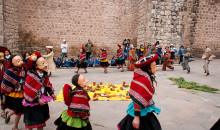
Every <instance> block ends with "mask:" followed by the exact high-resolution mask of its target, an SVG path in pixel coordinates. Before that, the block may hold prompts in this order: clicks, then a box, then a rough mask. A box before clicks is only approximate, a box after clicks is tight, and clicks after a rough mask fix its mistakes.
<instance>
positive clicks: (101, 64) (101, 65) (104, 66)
mask: <svg viewBox="0 0 220 130" xmlns="http://www.w3.org/2000/svg"><path fill="white" fill-rule="evenodd" d="M109 65H110V64H109V63H108V62H101V63H100V67H103V68H106V67H109Z"/></svg>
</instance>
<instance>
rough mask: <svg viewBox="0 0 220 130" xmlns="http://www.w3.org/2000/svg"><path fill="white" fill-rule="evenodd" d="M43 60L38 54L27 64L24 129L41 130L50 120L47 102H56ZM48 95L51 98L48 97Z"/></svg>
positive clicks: (32, 56) (31, 57)
mask: <svg viewBox="0 0 220 130" xmlns="http://www.w3.org/2000/svg"><path fill="white" fill-rule="evenodd" d="M45 62H46V61H45V59H44V58H43V57H41V54H40V53H39V52H35V53H34V54H33V55H31V56H30V58H29V61H28V63H27V70H28V73H27V78H26V81H25V89H24V100H23V101H22V104H23V106H24V123H25V128H27V129H28V130H32V129H33V128H38V129H41V130H43V127H44V126H46V123H45V122H46V121H47V120H48V119H49V118H50V114H49V107H48V102H50V101H51V99H52V98H53V100H56V96H55V95H54V93H53V87H52V84H51V83H50V80H49V76H48V73H47V72H46V70H47V64H46V63H45ZM48 94H49V95H50V96H51V97H49V96H48Z"/></svg>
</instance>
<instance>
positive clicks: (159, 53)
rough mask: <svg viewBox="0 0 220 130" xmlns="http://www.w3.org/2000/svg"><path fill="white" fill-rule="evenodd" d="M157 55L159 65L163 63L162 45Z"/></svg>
mask: <svg viewBox="0 0 220 130" xmlns="http://www.w3.org/2000/svg"><path fill="white" fill-rule="evenodd" d="M156 53H157V55H158V59H157V60H156V64H157V65H159V64H160V63H162V54H163V52H162V47H161V45H159V46H158V48H157V51H156Z"/></svg>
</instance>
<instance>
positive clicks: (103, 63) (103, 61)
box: [100, 48, 110, 73]
mask: <svg viewBox="0 0 220 130" xmlns="http://www.w3.org/2000/svg"><path fill="white" fill-rule="evenodd" d="M100 51H102V54H101V57H100V60H101V63H100V66H101V67H102V68H104V73H108V71H107V67H108V66H109V65H110V64H109V63H108V59H107V52H106V50H105V49H104V48H100Z"/></svg>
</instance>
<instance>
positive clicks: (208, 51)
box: [202, 48, 215, 76]
mask: <svg viewBox="0 0 220 130" xmlns="http://www.w3.org/2000/svg"><path fill="white" fill-rule="evenodd" d="M214 57H215V56H214V55H212V54H211V49H210V48H206V50H205V53H203V55H202V59H203V60H204V61H205V64H204V66H203V69H204V71H205V72H204V73H206V76H208V75H209V74H210V73H209V70H208V65H209V63H210V61H212V60H213V58H214Z"/></svg>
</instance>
